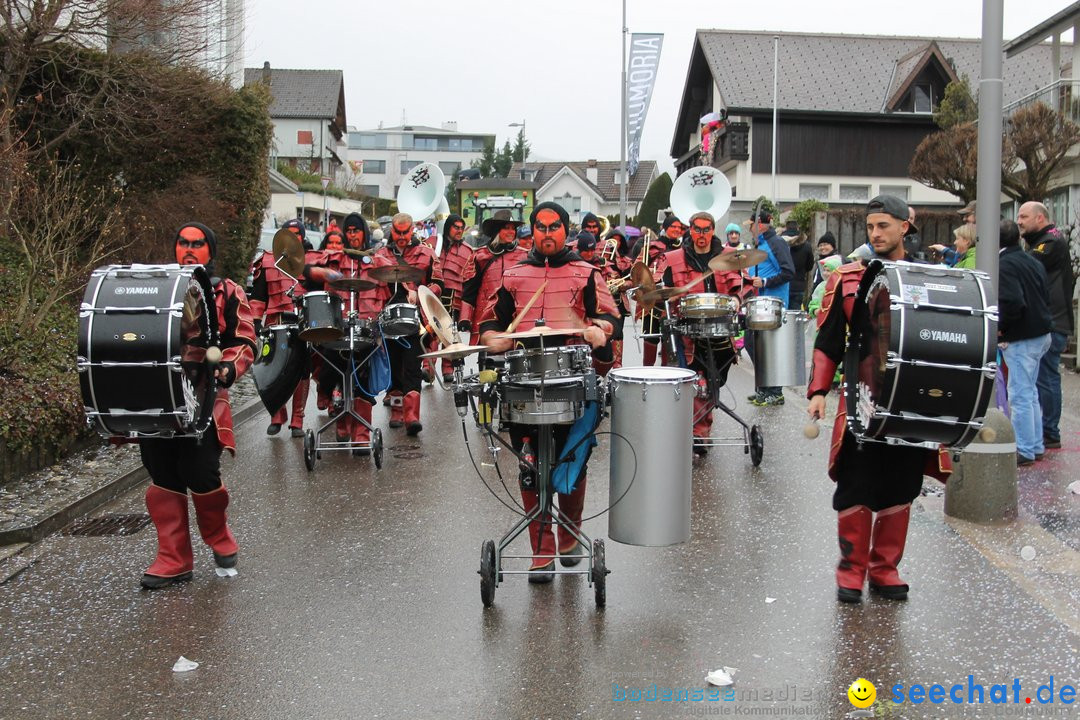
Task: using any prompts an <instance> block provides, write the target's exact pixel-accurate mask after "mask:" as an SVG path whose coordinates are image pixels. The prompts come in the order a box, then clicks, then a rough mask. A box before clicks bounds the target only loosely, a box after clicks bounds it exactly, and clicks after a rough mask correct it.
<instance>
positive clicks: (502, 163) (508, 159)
mask: <svg viewBox="0 0 1080 720" xmlns="http://www.w3.org/2000/svg"><path fill="white" fill-rule="evenodd" d="M513 164H514V150H513V148H511V147H510V141H509V140H507V141H506V142H505V143H504V144H503V147H502V150H500V151H499V154H498V155H496V156H495V177H501V178H504V177H509V175H510V168H511V167H512V166H513Z"/></svg>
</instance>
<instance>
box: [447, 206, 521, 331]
mask: <svg viewBox="0 0 1080 720" xmlns="http://www.w3.org/2000/svg"><path fill="white" fill-rule="evenodd" d="M524 224H525V223H523V222H521V221H520V220H514V219H513V218H512V217H511V215H510V211H509V210H499V211H497V212H496V213H495V214H494V215H492V216H491V217H489V218H488V219H487V220H485V221H484V223H483V224H482V225H481V226H480V231H481V232H482V233H483V235H484V236H485V237H489V238H491V242H489V243H488V244H487V245H485V246H484V247H482V248H480V249H478V250H477V251H476V252H475V253H473V257H472V270H471V272H470V273H469V274H470V277H469V279H468V280H466V281H465V283H464V285H463V286H462V290H461V320H460V321H459V322H458V329H459V330H461V331H462V332H470V331H471V330H472V329H473V326H474V325H477V326H478V325H479V324H480V321H481V320H483V319H484V318H481V317H480V316H479V313H478V311H479V310H483V309H485V308H486V307H487V305H488V304H489V301H490V300H491V298H493V297H494V296H495V293H496V292H497V291H498V289H499V286H500V285H501V284H502V276H503V273H504V272H506V271H507V270H509V269H510V268H512V267H513V266H514V265H517V264H518V263H519V262H521V261H522V260H524V259H525V257H526V256H527V255H528V254H529V250H530V249H531V248H532V235H531V234H519V232H518V231H519V230H527V229H528V228H523V227H522V226H523V225H524ZM462 339H463V340H464V338H462ZM472 339H473V340H474V341H479V339H480V336H479V333H474V336H473V338H472Z"/></svg>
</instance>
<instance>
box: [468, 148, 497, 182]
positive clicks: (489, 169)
mask: <svg viewBox="0 0 1080 720" xmlns="http://www.w3.org/2000/svg"><path fill="white" fill-rule="evenodd" d="M496 158H497V155H496V153H495V140H494V139H491V140H488V141H487V142H485V143H484V150H483V152H482V153H481V154H480V159H479V160H473V161H472V164H471V167H473V168H475V169H476V170H479V171H480V177H485V178H487V177H493V176H495V160H496Z"/></svg>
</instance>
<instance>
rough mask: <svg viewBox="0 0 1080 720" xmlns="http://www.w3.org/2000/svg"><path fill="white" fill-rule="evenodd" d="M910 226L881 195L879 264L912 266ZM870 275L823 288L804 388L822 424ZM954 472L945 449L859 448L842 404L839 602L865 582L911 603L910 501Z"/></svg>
mask: <svg viewBox="0 0 1080 720" xmlns="http://www.w3.org/2000/svg"><path fill="white" fill-rule="evenodd" d="M910 225H911V223H909V222H908V206H907V203H906V202H904V201H903V200H901V199H900V198H898V197H895V196H893V195H879V196H877V197H875V198H874V199H873V200H871V201H870V202H869V203H868V204H867V206H866V234H867V235H868V236H869V238H870V244H871V245H872V246H873V248H874V253H875V255H876V257H877V258H878V259H880V260H910V258H909V257H908V256H907V255H906V254H905V252H904V236H905V235H906V234H907V233H908V230H909V227H910ZM865 270H866V266H865V265H863V264H862V262H859V261H856V262H853V263H849V264H847V265H842V266H840V267H839V268H838V269H837V270H836V271H835V272H833V274H832V275H831V276H829V279H828V281H827V282H828V284H827V285H826V286H825V296H824V298H823V299H822V303H821V310H820V312H819V313H818V334H817V340H815V342H814V360H813V365H812V367H811V371H810V383H809V385H808V386H807V388H806V396H807V397H808V398H809V399H810V406H809V407H808V408H807V413H808V414H809V415H810V417H811V419H813V420H817V419H820V418H824V417H825V396H826V395H827V394H828V393H829V389H830V388H831V387H832V381H833V376H834V374H835V373H836V368H837V367H838V366H839V365H840V361H841V360H842V359H843V357H844V353H845V351H846V349H847V337H848V332H849V329H850V326H851V314H852V311H853V309H854V306H855V294H856V292H857V290H858V288H859V283H860V281H861V280H862V277H863V273H864V272H865ZM951 472H952V464H951V462H950V458H949V455H948V453H946V452H945V451H944V450H943V449H938V450H936V451H935V450H927V449H924V448H919V447H908V446H904V445H887V444H885V443H877V442H867V443H862V444H861V445H860V444H859V443H858V441H857V440H856V439H855V436H854V435H853V434H852V433H851V431H850V430H848V428H847V414H846V412H845V404H844V399H843V397H841V400H840V407H839V409H838V411H837V414H836V422H835V423H834V425H833V432H832V443H831V445H830V450H829V477H830V478H832V479H833V480H834V481H835V482H836V491H835V492H834V493H833V509H834V510H836V512H837V535H838V538H839V541H840V562H839V563H838V564H837V568H836V597H837V599H838V600H839V601H841V602H846V603H857V602H859V601H860V600H861V599H862V589H863V585H864V584H865V583H866V579H867V576H869V578H870V589H871V590H872V591H873V592H875V593H877V594H878V595H880V596H882V597H884V598H887V599H889V600H907V596H908V585H907V583H905V582H904V581H903V580H901V579H900V574H899V571H898V570H897V565H898V564H899V563H900V559H901V558H902V557H903V555H904V546H905V544H906V542H907V531H908V519H909V517H910V515H911V502H912V501H913V500H914V499H915V498H916V497H918V495H919V492H920V491H921V490H922V483H923V475H924V474H928V475H931V476H933V477H937V478H938V479H940V480H945V479H946V478H948V476H949V474H950V473H951ZM875 514H876V515H877V517H876V518H875V517H874V515H875Z"/></svg>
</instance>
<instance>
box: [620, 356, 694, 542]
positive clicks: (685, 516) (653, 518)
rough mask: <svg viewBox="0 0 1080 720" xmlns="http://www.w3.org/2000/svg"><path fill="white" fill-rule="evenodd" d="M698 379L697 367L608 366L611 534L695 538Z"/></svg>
mask: <svg viewBox="0 0 1080 720" xmlns="http://www.w3.org/2000/svg"><path fill="white" fill-rule="evenodd" d="M696 380H697V374H696V373H695V372H694V371H693V370H686V369H683V368H674V367H623V368H618V369H617V370H612V371H611V372H609V373H608V375H607V382H608V395H609V397H610V398H611V432H612V435H611V477H610V482H609V484H608V488H609V489H608V504H609V505H611V506H612V508H611V512H610V513H609V514H608V537H610V538H611V539H612V540H614V541H616V542H621V543H626V544H627V545H645V546H661V545H674V544H676V543H681V542H686V541H687V540H689V539H690V488H691V485H690V471H691V462H692V460H693V457H692V453H691V442H692V440H691V436H692V434H693V433H692V431H693V415H694V383H695V381H696ZM620 436H621V437H620Z"/></svg>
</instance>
